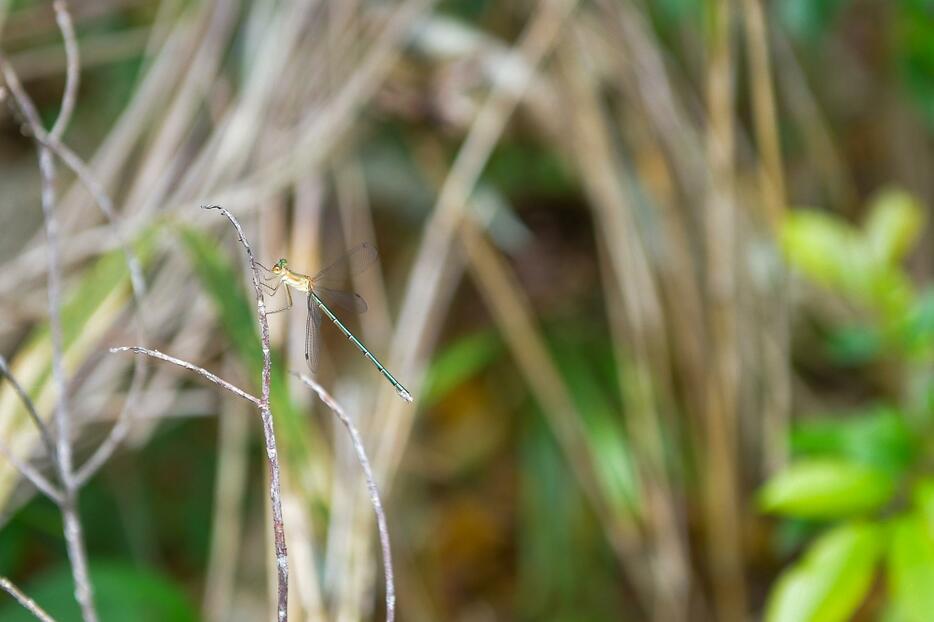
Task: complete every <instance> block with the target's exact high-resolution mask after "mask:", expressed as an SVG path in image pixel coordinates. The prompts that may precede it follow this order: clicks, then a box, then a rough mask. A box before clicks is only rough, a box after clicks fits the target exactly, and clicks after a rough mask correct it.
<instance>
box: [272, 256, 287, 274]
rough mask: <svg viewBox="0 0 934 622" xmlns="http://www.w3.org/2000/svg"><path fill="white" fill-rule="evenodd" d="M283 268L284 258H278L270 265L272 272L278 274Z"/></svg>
mask: <svg viewBox="0 0 934 622" xmlns="http://www.w3.org/2000/svg"><path fill="white" fill-rule="evenodd" d="M284 269H285V259H280V260H279V261H277V262H276V265H274V266H273V267H272V272H273V274H279V273H280V272H282V271H283V270H284Z"/></svg>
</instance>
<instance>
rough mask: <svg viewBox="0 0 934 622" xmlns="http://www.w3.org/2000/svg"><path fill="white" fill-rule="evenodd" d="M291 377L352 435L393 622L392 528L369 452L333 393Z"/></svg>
mask: <svg viewBox="0 0 934 622" xmlns="http://www.w3.org/2000/svg"><path fill="white" fill-rule="evenodd" d="M292 375H293V376H295V377H296V378H298V379H299V380H301V381H302V382H304V383H305V384H306V385H307V386H308V387H309V388H311V390H313V391H314V392H315V393H317V394H318V397H319V398H321V401H322V402H324V405H325V406H327V407H328V408H330V409H331V411H332V412H333V413H334V414H335V415H337V418H338V419H340V420H341V423H343V424H344V427H345V428H347V432H348V433H349V434H350V440H351V442H352V443H353V448H354V451H355V452H356V454H357V461H358V462H360V467H361V468H362V469H363V475H364V477H366V488H367V492H368V493H369V495H370V503H371V504H372V505H373V512H374V513H375V514H376V526H377V528H378V529H379V544H380V548H382V550H383V572H384V573H385V575H386V621H387V622H393V620H395V617H396V588H395V581H394V580H393V574H392V552H391V549H390V546H389V527H388V525H387V523H386V513H385V512H384V511H383V504H382V502H381V501H380V498H379V488H378V487H377V486H376V477H375V476H374V475H373V469H372V468H371V467H370V460H369V458H367V455H366V449H365V448H364V446H363V439H362V438H360V433H359V432H358V431H357V428H356V427H355V426H354V424H353V422H352V421H351V420H350V417H348V416H347V413H346V412H344V409H343V408H342V407H341V405H340V404H339V403H338V402H337V400H335V399H334V398H333V397H331V394H330V393H328V392H327V391H325V389H324V387H322V386H321V385H320V384H318V383H317V382H315V381H314V380H312V379H311V378H309V377H308V376H306V375H305V374H299V373H296V372H292Z"/></svg>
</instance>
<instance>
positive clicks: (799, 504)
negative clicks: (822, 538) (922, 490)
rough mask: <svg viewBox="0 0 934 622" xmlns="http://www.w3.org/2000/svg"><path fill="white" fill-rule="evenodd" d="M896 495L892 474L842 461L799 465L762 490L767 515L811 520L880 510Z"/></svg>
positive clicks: (809, 461) (778, 475)
mask: <svg viewBox="0 0 934 622" xmlns="http://www.w3.org/2000/svg"><path fill="white" fill-rule="evenodd" d="M893 492H894V482H893V481H892V478H891V476H890V475H888V474H887V473H885V472H884V471H882V470H879V469H876V468H874V467H871V466H867V465H863V464H857V463H855V462H849V461H847V460H838V459H811V460H800V461H798V462H795V463H794V464H792V465H791V466H789V467H788V468H787V469H785V470H784V471H782V472H781V473H778V474H777V475H775V476H774V477H773V478H772V479H771V480H770V481H769V482H768V483H767V484H766V485H765V487H764V488H763V489H762V491H761V493H760V496H759V503H760V506H761V507H762V509H763V510H764V511H766V512H770V513H774V514H781V515H784V516H793V517H797V518H810V519H833V518H841V517H846V516H852V515H855V514H861V513H866V512H870V511H872V510H876V509H878V508H880V507H881V506H883V505H884V504H885V503H886V502H887V501H888V500H889V499H890V498H891V496H892V493H893Z"/></svg>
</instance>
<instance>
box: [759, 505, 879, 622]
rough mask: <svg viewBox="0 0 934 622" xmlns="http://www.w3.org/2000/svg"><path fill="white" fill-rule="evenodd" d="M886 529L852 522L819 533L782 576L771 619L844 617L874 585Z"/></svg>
mask: <svg viewBox="0 0 934 622" xmlns="http://www.w3.org/2000/svg"><path fill="white" fill-rule="evenodd" d="M883 540H884V530H883V529H882V528H881V527H880V526H878V525H876V524H871V523H851V524H845V525H841V526H838V527H834V528H833V529H832V530H830V531H828V532H827V533H825V534H824V535H823V536H821V537H820V538H818V539H817V540H816V541H815V542H814V543H813V544H812V545H811V546H810V547H809V548H808V550H807V552H806V553H805V554H804V557H803V558H802V559H800V560H799V561H797V562H796V563H795V564H793V565H792V566H791V567H790V568H789V569H788V570H786V571H785V572H784V573H783V574H782V576H781V578H779V580H778V582H777V583H776V585H775V587H774V588H773V590H772V592H771V594H770V595H769V600H768V604H767V606H766V615H765V620H766V622H842V621H843V620H849V619H850V616H851V615H852V614H853V612H854V611H856V609H857V607H859V605H860V603H861V602H862V600H863V598H865V596H866V593H867V592H868V590H869V587H870V585H871V584H872V579H873V575H874V574H875V567H876V562H877V560H878V558H879V554H880V552H881V549H882V545H883Z"/></svg>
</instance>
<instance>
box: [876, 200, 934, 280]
mask: <svg viewBox="0 0 934 622" xmlns="http://www.w3.org/2000/svg"><path fill="white" fill-rule="evenodd" d="M923 227H924V212H923V211H922V209H921V206H920V205H919V204H918V202H917V201H916V200H915V198H914V197H913V196H911V195H910V194H908V193H907V192H904V191H902V190H894V189H889V190H885V191H883V192H881V193H880V194H879V195H878V196H877V197H876V198H875V199H874V200H873V202H872V206H871V207H870V210H869V216H868V218H867V219H866V224H865V227H864V230H865V236H866V241H867V243H868V245H869V249H870V251H871V252H872V255H873V258H874V259H875V260H876V261H879V262H882V263H887V264H895V263H897V262H898V261H900V260H901V259H902V258H903V257H904V256H905V255H906V254H907V253H908V251H910V250H911V248H912V247H913V246H914V244H915V243H916V242H917V240H918V237H919V236H920V235H921V230H922V229H923Z"/></svg>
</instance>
